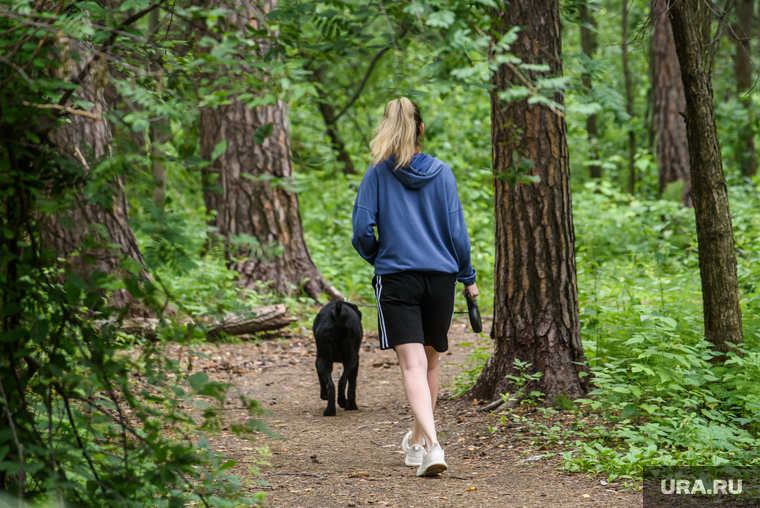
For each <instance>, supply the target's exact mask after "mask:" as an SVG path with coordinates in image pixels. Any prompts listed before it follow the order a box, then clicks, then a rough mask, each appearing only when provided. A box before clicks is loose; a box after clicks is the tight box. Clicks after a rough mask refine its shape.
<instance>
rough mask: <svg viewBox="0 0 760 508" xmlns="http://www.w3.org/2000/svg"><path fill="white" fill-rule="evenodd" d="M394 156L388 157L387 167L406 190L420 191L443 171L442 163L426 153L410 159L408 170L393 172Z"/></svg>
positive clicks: (401, 169)
mask: <svg viewBox="0 0 760 508" xmlns="http://www.w3.org/2000/svg"><path fill="white" fill-rule="evenodd" d="M395 165H396V158H395V156H393V155H391V156H390V157H388V167H389V168H390V170H391V173H393V176H395V177H396V178H397V179H398V181H399V182H401V183H402V184H404V187H406V188H407V189H421V188H422V187H424V186H425V185H427V184H428V183H430V182H431V181H432V180H433V179H434V178H435V177H436V176H438V173H440V172H441V169H443V166H444V164H443V162H441V161H439V160H438V159H436V158H435V157H432V156H430V155H428V154H426V153H418V154H417V155H415V156H414V157H413V158H412V163H411V164H410V165H409V167H408V168H398V169H396V170H395V171H394V170H393V166H395Z"/></svg>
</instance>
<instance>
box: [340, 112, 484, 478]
mask: <svg viewBox="0 0 760 508" xmlns="http://www.w3.org/2000/svg"><path fill="white" fill-rule="evenodd" d="M424 129H425V125H424V124H423V123H422V116H421V114H420V110H419V108H418V107H417V105H416V104H415V103H413V102H412V101H410V100H409V99H407V98H405V97H402V98H400V99H395V100H392V101H391V102H389V103H388V105H387V106H386V107H385V115H384V116H383V119H382V120H381V121H380V123H379V125H378V126H377V129H376V131H375V137H374V139H373V140H372V143H371V148H372V155H373V164H372V165H371V166H370V167H369V169H368V170H367V173H366V174H365V175H364V179H363V180H362V183H361V186H360V187H359V194H358V195H357V196H356V203H355V204H354V210H353V229H354V233H353V237H352V239H351V243H352V244H353V246H354V248H355V249H356V250H357V252H359V254H360V255H361V256H362V257H363V258H364V259H366V260H367V261H368V262H369V263H370V264H372V265H373V266H374V267H375V277H374V278H373V280H372V285H373V287H374V288H375V296H376V298H377V314H378V330H379V335H380V347H381V349H384V350H385V349H391V348H393V349H394V350H395V351H396V355H397V356H398V361H399V365H400V366H401V375H402V376H403V380H404V388H405V390H406V397H407V399H408V400H409V406H410V408H411V410H412V414H413V415H414V427H413V429H412V430H411V431H409V432H408V433H407V434H406V436H404V439H403V441H402V442H401V447H402V449H403V450H404V452H406V460H405V463H406V465H407V466H418V469H417V476H432V475H437V474H440V473H442V472H443V471H445V470H446V469H447V467H448V466H447V465H446V460H445V458H444V452H443V449H442V448H441V445H440V444H439V443H438V437H437V433H436V430H435V420H434V418H433V408H434V407H435V402H436V399H437V398H438V355H439V353H443V352H445V351H446V350H448V348H449V345H448V331H449V327H450V326H451V321H452V318H453V316H454V296H455V287H456V283H457V281H459V282H462V283H464V285H465V292H467V293H469V294H470V295H471V296H472V297H473V298H475V297H477V296H478V288H477V286H476V285H475V270H473V268H472V264H471V262H470V238H469V236H468V235H467V227H466V225H465V222H464V214H463V211H462V204H461V202H460V201H459V195H458V194H457V187H456V180H455V179H454V174H453V173H452V172H451V169H450V168H449V167H448V166H447V165H446V164H444V163H443V162H441V161H440V160H438V159H436V158H435V157H431V156H430V155H427V154H424V153H420V137H421V136H422V133H423V131H424ZM375 228H376V229H377V233H378V236H379V239H377V238H375V231H374V229H375Z"/></svg>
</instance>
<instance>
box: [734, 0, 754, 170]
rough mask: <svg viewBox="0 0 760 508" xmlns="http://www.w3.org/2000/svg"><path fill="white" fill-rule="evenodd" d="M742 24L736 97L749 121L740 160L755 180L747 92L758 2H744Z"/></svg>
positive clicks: (739, 14) (740, 15)
mask: <svg viewBox="0 0 760 508" xmlns="http://www.w3.org/2000/svg"><path fill="white" fill-rule="evenodd" d="M737 10H738V12H737V17H738V19H739V23H738V25H737V26H736V28H735V29H734V32H735V34H736V37H737V38H738V40H737V41H736V52H735V53H734V71H735V73H736V95H737V96H738V97H739V100H741V101H742V104H743V105H744V108H745V109H746V111H747V117H746V119H745V121H744V122H742V125H741V128H740V130H739V139H743V140H744V143H745V145H744V150H745V151H744V152H743V153H742V154H741V156H740V157H738V159H739V165H740V168H741V171H742V174H743V175H744V176H748V177H753V176H755V175H756V174H757V154H756V153H755V129H754V111H753V108H752V97H751V96H748V97H745V95H747V91H748V90H749V89H750V88H751V87H752V58H751V55H752V45H751V42H752V23H753V22H754V20H755V0H740V2H739V5H738V7H737Z"/></svg>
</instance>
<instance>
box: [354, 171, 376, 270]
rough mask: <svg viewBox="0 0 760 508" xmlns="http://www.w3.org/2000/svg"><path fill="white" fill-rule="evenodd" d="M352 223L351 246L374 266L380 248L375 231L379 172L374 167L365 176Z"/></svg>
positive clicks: (357, 196)
mask: <svg viewBox="0 0 760 508" xmlns="http://www.w3.org/2000/svg"><path fill="white" fill-rule="evenodd" d="M351 222H352V223H353V227H354V234H353V236H352V237H351V245H353V246H354V249H356V252H358V253H359V255H360V256H361V257H363V258H364V259H366V260H367V261H368V262H369V264H371V265H373V266H374V264H375V258H376V257H377V251H378V249H379V248H380V244H379V243H378V241H377V239H376V238H375V229H374V228H375V226H376V225H377V172H376V170H375V168H374V167H370V168H369V169H368V170H367V172H366V173H365V174H364V178H363V179H362V183H361V185H360V186H359V192H358V193H357V195H356V202H354V211H353V213H352V215H351Z"/></svg>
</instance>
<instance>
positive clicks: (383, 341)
mask: <svg viewBox="0 0 760 508" xmlns="http://www.w3.org/2000/svg"><path fill="white" fill-rule="evenodd" d="M375 293H376V296H377V316H378V318H379V321H380V330H379V331H380V347H388V333H387V332H386V331H385V318H384V317H383V309H382V308H381V307H380V295H382V293H383V282H382V277H381V276H380V275H378V276H377V288H376V289H375Z"/></svg>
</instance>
